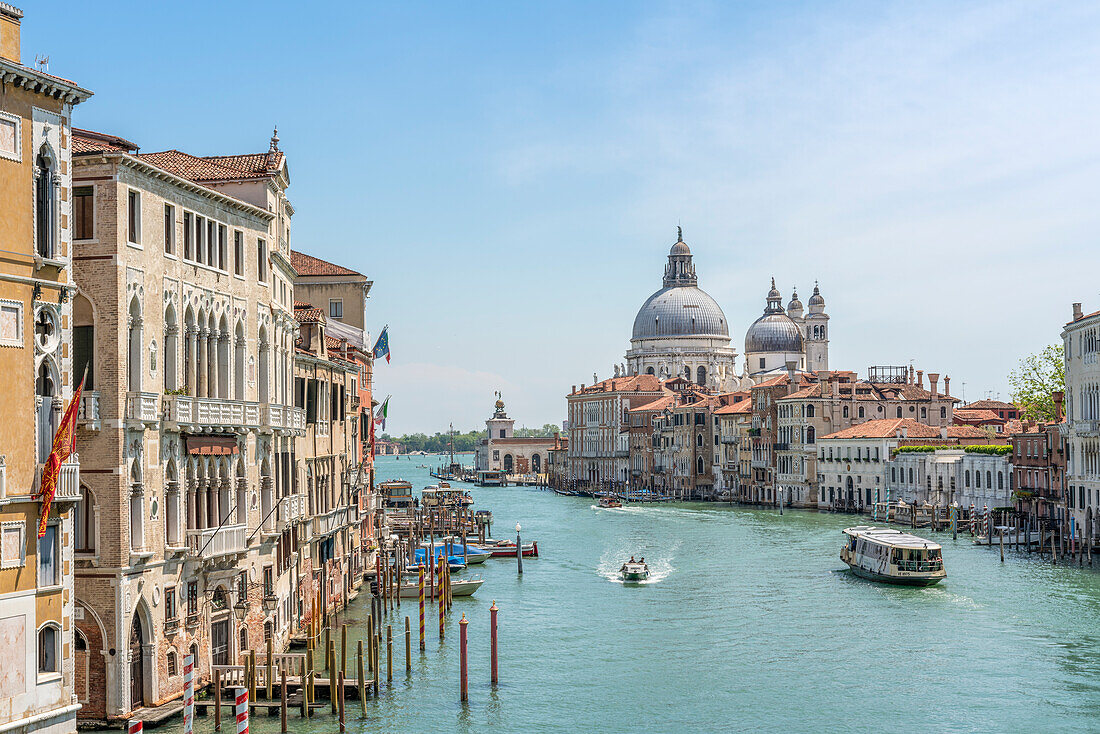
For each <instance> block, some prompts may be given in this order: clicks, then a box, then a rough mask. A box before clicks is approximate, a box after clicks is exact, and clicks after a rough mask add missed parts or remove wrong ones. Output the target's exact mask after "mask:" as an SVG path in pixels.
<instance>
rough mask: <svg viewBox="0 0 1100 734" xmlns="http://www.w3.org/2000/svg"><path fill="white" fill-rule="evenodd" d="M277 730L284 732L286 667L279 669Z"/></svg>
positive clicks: (283, 733)
mask: <svg viewBox="0 0 1100 734" xmlns="http://www.w3.org/2000/svg"><path fill="white" fill-rule="evenodd" d="M279 717H280V719H279V726H280V729H279V731H280V732H282V734H286V668H285V667H283V668H280V670H279Z"/></svg>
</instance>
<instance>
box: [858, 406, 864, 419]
mask: <svg viewBox="0 0 1100 734" xmlns="http://www.w3.org/2000/svg"><path fill="white" fill-rule="evenodd" d="M863 416H864V412H863V406H862V405H861V406H859V417H860V418H862V417H863Z"/></svg>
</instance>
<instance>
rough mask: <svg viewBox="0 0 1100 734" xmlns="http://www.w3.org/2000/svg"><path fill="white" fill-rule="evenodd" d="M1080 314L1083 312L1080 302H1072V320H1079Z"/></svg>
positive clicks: (1082, 314)
mask: <svg viewBox="0 0 1100 734" xmlns="http://www.w3.org/2000/svg"><path fill="white" fill-rule="evenodd" d="M1082 316H1084V313H1082V312H1081V304H1080V303H1075V304H1073V320H1074V321H1080V320H1081V317H1082Z"/></svg>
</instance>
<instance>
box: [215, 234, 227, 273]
mask: <svg viewBox="0 0 1100 734" xmlns="http://www.w3.org/2000/svg"><path fill="white" fill-rule="evenodd" d="M227 239H228V230H227V229H226V228H225V225H224V224H219V225H218V268H219V269H221V270H225V271H227V272H228V271H229V260H228V258H227V256H228V253H227V252H226V250H227V248H228V247H229V243H228V242H227Z"/></svg>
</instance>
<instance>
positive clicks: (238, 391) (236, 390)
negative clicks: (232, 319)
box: [233, 322, 247, 400]
mask: <svg viewBox="0 0 1100 734" xmlns="http://www.w3.org/2000/svg"><path fill="white" fill-rule="evenodd" d="M233 345H234V353H233V377H234V379H233V398H234V399H236V400H244V399H245V395H244V377H245V372H244V363H245V359H246V352H247V344H246V342H245V338H244V324H242V323H240V322H237V328H236V330H235V331H234V334H233Z"/></svg>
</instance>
